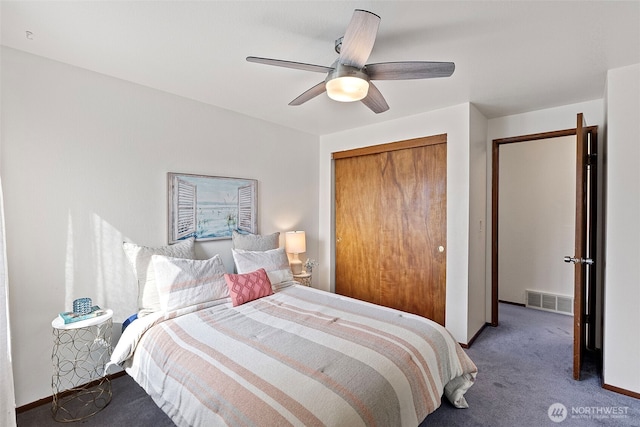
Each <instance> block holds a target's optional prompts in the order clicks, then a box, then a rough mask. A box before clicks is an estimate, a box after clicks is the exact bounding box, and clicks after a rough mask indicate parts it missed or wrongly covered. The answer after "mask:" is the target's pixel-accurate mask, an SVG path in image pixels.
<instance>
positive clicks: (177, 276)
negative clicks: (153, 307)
mask: <svg viewBox="0 0 640 427" xmlns="http://www.w3.org/2000/svg"><path fill="white" fill-rule="evenodd" d="M151 261H152V263H153V267H154V269H155V276H156V286H157V287H158V296H159V298H160V308H161V310H163V311H165V312H166V311H172V310H177V309H179V308H183V307H189V306H192V305H196V304H202V303H205V302H209V301H214V300H217V299H220V298H227V297H228V296H229V288H228V287H227V282H226V281H225V279H224V274H225V270H224V265H223V264H222V260H221V259H220V256H219V255H215V256H214V257H213V258H210V259H205V260H194V259H184V258H172V257H166V256H162V255H153V256H152V257H151Z"/></svg>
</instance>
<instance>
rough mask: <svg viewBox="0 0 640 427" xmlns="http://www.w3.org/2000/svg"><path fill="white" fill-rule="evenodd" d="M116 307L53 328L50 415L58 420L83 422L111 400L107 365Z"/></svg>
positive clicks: (57, 321) (55, 321)
mask: <svg viewBox="0 0 640 427" xmlns="http://www.w3.org/2000/svg"><path fill="white" fill-rule="evenodd" d="M112 317H113V310H105V314H103V315H101V316H97V317H94V318H91V319H86V320H81V321H78V322H73V323H68V324H65V323H64V321H63V320H62V319H61V318H60V317H56V318H55V319H53V321H52V322H51V326H52V327H53V351H52V352H51V362H52V363H53V376H52V377H51V389H52V390H53V402H52V407H51V414H52V416H53V419H54V420H56V421H59V422H73V421H80V420H83V419H85V418H88V417H90V416H92V415H95V414H97V413H98V412H100V411H101V410H102V409H104V408H105V407H106V406H107V405H108V404H109V402H111V381H110V380H109V378H107V377H106V376H105V374H104V368H105V365H106V364H107V362H108V361H109V358H110V357H111V327H112V324H113V321H112Z"/></svg>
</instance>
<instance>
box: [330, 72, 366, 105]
mask: <svg viewBox="0 0 640 427" xmlns="http://www.w3.org/2000/svg"><path fill="white" fill-rule="evenodd" d="M368 92H369V82H368V81H366V80H363V79H361V78H360V77H351V76H346V77H337V78H335V79H333V80H329V81H328V82H327V95H329V98H331V99H333V100H334V101H340V102H353V101H360V100H361V99H363V98H365V97H366V96H367V93H368Z"/></svg>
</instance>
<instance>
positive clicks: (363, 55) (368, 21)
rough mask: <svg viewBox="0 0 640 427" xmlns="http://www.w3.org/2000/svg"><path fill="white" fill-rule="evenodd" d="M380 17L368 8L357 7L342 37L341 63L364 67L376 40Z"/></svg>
mask: <svg viewBox="0 0 640 427" xmlns="http://www.w3.org/2000/svg"><path fill="white" fill-rule="evenodd" d="M379 25H380V17H379V16H378V15H376V14H375V13H371V12H368V11H366V10H360V9H356V10H355V11H354V12H353V16H352V17H351V21H350V22H349V25H348V26H347V30H346V31H345V33H344V37H343V38H342V47H341V48H340V63H341V64H344V65H349V66H351V67H356V68H362V67H364V64H365V63H366V62H367V59H368V58H369V55H370V54H371V50H372V49H373V44H374V43H375V41H376V34H377V33H378V26H379Z"/></svg>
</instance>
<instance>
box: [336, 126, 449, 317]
mask: <svg viewBox="0 0 640 427" xmlns="http://www.w3.org/2000/svg"><path fill="white" fill-rule="evenodd" d="M446 143H447V136H446V134H443V135H435V136H430V137H425V138H417V139H411V140H406V141H399V142H394V143H389V144H382V145H375V146H370V147H365V148H359V149H355V150H348V151H341V152H336V153H333V159H334V190H335V254H336V263H335V275H336V279H335V291H336V293H338V294H341V295H346V296H350V297H353V298H357V299H360V300H364V301H369V302H372V303H375V304H380V305H384V306H387V307H392V308H397V309H400V310H403V311H407V312H410V313H414V314H418V315H421V316H424V317H427V318H429V319H432V320H434V321H436V322H438V323H440V324H442V325H444V320H445V298H446V240H447V233H446V232H447V212H446V210H447V198H446V194H447V185H446V181H447V144H446Z"/></svg>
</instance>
